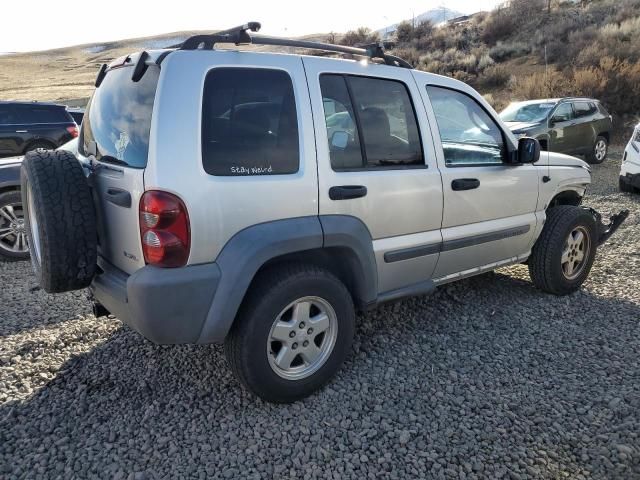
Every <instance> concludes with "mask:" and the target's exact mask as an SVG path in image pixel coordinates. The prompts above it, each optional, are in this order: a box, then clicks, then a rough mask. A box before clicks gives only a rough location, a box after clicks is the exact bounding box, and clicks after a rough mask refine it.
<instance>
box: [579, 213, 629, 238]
mask: <svg viewBox="0 0 640 480" xmlns="http://www.w3.org/2000/svg"><path fill="white" fill-rule="evenodd" d="M585 210H587V211H588V212H589V213H591V215H593V218H594V219H595V221H596V225H597V226H598V240H597V243H598V246H600V245H602V244H603V243H604V242H606V241H607V240H609V238H610V237H611V235H613V234H614V233H616V230H618V228H619V227H620V225H622V223H623V222H624V221H625V220H626V219H627V217H628V216H629V210H622V211H621V212H620V213H616V214H615V215H612V216H611V217H610V218H609V223H608V224H604V223H603V222H602V215H601V214H600V213H599V212H598V211H596V210H594V209H593V208H588V207H585Z"/></svg>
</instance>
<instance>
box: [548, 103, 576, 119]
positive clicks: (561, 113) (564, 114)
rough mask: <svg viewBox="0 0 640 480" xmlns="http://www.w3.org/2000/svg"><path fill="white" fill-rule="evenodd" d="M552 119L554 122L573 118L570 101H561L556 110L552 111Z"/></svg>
mask: <svg viewBox="0 0 640 480" xmlns="http://www.w3.org/2000/svg"><path fill="white" fill-rule="evenodd" d="M552 120H553V121H554V122H555V123H560V122H568V121H569V120H573V108H572V107H571V104H570V103H562V104H560V106H558V108H556V111H555V112H554V113H553V117H552Z"/></svg>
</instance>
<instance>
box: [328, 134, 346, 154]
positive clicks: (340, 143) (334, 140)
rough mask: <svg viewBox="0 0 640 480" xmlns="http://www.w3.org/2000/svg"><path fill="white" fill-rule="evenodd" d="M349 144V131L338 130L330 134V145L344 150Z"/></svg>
mask: <svg viewBox="0 0 640 480" xmlns="http://www.w3.org/2000/svg"><path fill="white" fill-rule="evenodd" d="M347 145H349V133H348V132H343V131H341V130H338V131H337V132H333V135H331V147H332V148H335V149H338V150H344V149H345V148H347Z"/></svg>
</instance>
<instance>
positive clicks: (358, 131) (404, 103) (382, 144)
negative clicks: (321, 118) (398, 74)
mask: <svg viewBox="0 0 640 480" xmlns="http://www.w3.org/2000/svg"><path fill="white" fill-rule="evenodd" d="M320 89H321V91H322V99H323V105H324V114H325V124H326V128H327V138H328V141H329V151H330V157H331V167H332V168H333V169H334V170H351V169H366V168H368V169H371V168H400V167H412V166H413V167H416V166H422V167H424V166H425V164H424V156H423V153H422V143H421V141H420V134H419V132H418V123H417V120H416V115H415V111H414V109H413V104H412V103H411V98H410V97H409V92H408V91H407V87H406V86H405V85H404V84H403V83H402V82H399V81H395V80H386V79H379V78H370V77H358V76H352V75H335V74H325V75H321V76H320Z"/></svg>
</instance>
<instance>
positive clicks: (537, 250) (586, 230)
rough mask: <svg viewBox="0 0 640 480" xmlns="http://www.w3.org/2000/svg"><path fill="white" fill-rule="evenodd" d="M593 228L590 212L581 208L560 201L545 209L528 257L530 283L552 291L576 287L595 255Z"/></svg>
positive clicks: (563, 293) (582, 279) (581, 281)
mask: <svg viewBox="0 0 640 480" xmlns="http://www.w3.org/2000/svg"><path fill="white" fill-rule="evenodd" d="M597 231H598V230H597V224H596V221H595V219H594V218H593V215H591V214H590V213H589V212H588V211H586V210H585V209H583V208H580V207H574V206H570V205H560V206H557V207H553V208H551V209H549V211H548V212H547V221H546V223H545V225H544V228H543V229H542V233H541V234H540V237H539V238H538V240H537V241H536V243H535V245H534V246H533V250H532V252H531V257H529V274H530V276H531V280H532V281H533V284H534V285H535V286H536V287H537V288H539V289H540V290H543V291H545V292H548V293H553V294H555V295H567V294H569V293H572V292H575V291H576V290H578V289H579V288H580V287H581V286H582V284H583V283H584V281H585V280H586V279H587V277H588V276H589V272H590V271H591V267H592V265H593V262H594V260H595V258H596V249H597Z"/></svg>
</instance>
